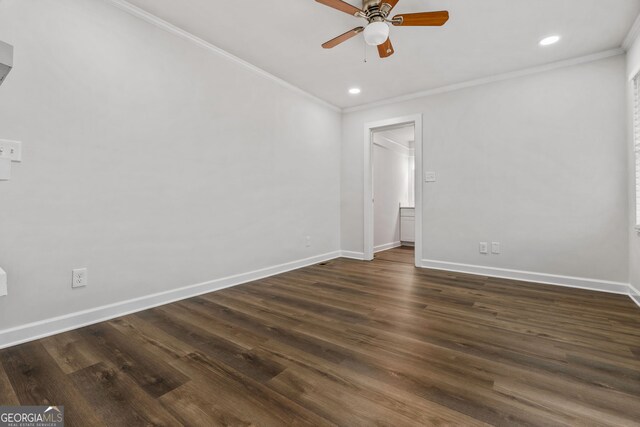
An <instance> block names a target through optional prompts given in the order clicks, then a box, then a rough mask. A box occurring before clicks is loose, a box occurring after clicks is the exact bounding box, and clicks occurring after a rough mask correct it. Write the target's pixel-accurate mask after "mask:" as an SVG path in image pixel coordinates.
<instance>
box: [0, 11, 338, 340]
mask: <svg viewBox="0 0 640 427" xmlns="http://www.w3.org/2000/svg"><path fill="white" fill-rule="evenodd" d="M0 40H3V41H5V42H8V43H10V44H13V45H14V47H15V68H14V70H13V71H12V73H11V74H10V75H9V77H8V79H7V81H6V82H5V83H4V84H3V85H2V87H0V138H7V139H15V140H20V141H23V145H24V161H23V163H22V164H19V165H15V167H14V168H13V172H14V173H13V178H12V180H11V181H8V182H0V212H1V215H0V265H1V266H2V267H3V268H4V269H5V270H6V271H7V273H8V275H9V295H8V296H6V297H0V330H2V329H6V328H10V327H15V326H18V325H23V324H25V323H27V322H33V321H38V320H42V319H47V318H49V317H52V316H58V315H62V314H66V313H72V312H77V311H79V310H85V309H90V308H92V307H97V306H102V305H105V304H111V303H116V302H119V301H122V300H127V299H131V298H136V297H141V296H145V295H148V294H151V293H156V292H163V291H168V290H171V289H175V288H178V287H182V286H187V285H192V284H196V283H199V282H203V281H209V280H212V279H216V278H219V277H224V276H228V275H233V274H237V273H242V272H246V271H251V270H255V269H259V268H263V267H267V266H273V265H276V264H280V263H286V262H289V261H293V260H299V259H304V258H307V257H311V256H314V255H319V254H325V253H329V252H333V251H337V250H339V249H340V238H339V226H340V223H339V216H340V200H339V194H340V190H339V186H340V181H339V176H340V138H341V134H340V132H341V127H340V126H341V117H340V113H339V112H336V111H333V110H331V109H329V108H327V107H325V106H324V105H322V104H320V103H317V102H316V101H314V100H311V99H310V98H307V97H305V96H304V95H301V94H299V93H297V92H294V91H291V90H289V89H287V88H285V87H284V86H281V85H279V84H277V83H276V82H274V81H273V80H270V79H268V78H265V77H264V76H261V75H258V74H257V73H255V72H252V71H250V70H249V69H247V68H245V67H243V66H241V65H238V64H237V63H236V62H233V61H231V60H229V59H225V58H223V57H222V56H219V55H216V54H213V53H211V52H209V51H207V50H205V49H203V48H201V47H198V46H196V45H194V44H191V43H190V42H188V41H185V40H184V39H181V38H178V37H176V36H174V35H172V34H170V33H168V32H165V31H163V30H161V29H159V28H157V27H155V26H152V25H150V24H148V23H145V22H144V21H142V20H140V19H138V18H136V17H133V16H131V15H128V14H127V13H125V12H123V11H120V10H118V9H116V8H114V7H113V6H111V5H110V4H109V3H107V2H103V1H100V0H39V1H21V0H3V1H2V2H0ZM307 235H308V236H311V238H312V245H311V247H306V245H305V236H307ZM78 267H87V268H88V269H89V286H88V287H87V288H84V289H78V290H72V289H71V270H72V269H73V268H78Z"/></svg>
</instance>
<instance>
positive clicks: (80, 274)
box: [71, 268, 88, 288]
mask: <svg viewBox="0 0 640 427" xmlns="http://www.w3.org/2000/svg"><path fill="white" fill-rule="evenodd" d="M87 281H88V276H87V269H86V268H76V269H75V270H73V274H72V279H71V287H72V288H83V287H85V286H87Z"/></svg>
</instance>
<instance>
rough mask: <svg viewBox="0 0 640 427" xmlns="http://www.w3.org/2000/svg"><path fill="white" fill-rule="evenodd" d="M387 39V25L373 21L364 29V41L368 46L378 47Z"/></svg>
mask: <svg viewBox="0 0 640 427" xmlns="http://www.w3.org/2000/svg"><path fill="white" fill-rule="evenodd" d="M388 38H389V25H387V24H386V23H385V22H381V21H374V22H372V23H370V24H369V25H367V27H366V28H365V29H364V40H365V41H366V42H367V44H368V45H369V46H379V45H381V44H382V43H384V42H386V41H387V39H388Z"/></svg>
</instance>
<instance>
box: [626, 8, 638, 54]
mask: <svg viewBox="0 0 640 427" xmlns="http://www.w3.org/2000/svg"><path fill="white" fill-rule="evenodd" d="M638 36H640V14H639V15H638V17H637V18H636V20H635V21H634V22H633V25H632V26H631V28H630V29H629V32H628V33H627V37H625V38H624V41H623V42H622V48H623V49H624V50H625V51H627V50H629V49H630V48H631V45H632V44H633V42H634V41H636V39H637V38H638Z"/></svg>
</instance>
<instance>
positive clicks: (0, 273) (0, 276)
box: [0, 268, 7, 297]
mask: <svg viewBox="0 0 640 427" xmlns="http://www.w3.org/2000/svg"><path fill="white" fill-rule="evenodd" d="M5 295H7V273H5V272H4V270H3V269H1V268H0V297H3V296H5Z"/></svg>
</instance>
